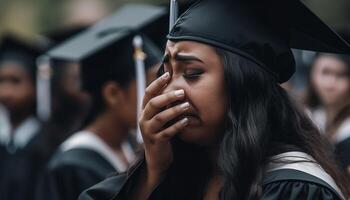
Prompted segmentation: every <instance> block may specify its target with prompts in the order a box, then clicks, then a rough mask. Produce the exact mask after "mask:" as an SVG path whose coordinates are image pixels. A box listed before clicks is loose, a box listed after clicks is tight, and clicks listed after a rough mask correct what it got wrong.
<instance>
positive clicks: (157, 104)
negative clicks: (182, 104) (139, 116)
mask: <svg viewBox="0 0 350 200" xmlns="http://www.w3.org/2000/svg"><path fill="white" fill-rule="evenodd" d="M184 97H185V91H184V90H176V91H171V92H168V93H166V94H162V95H159V96H156V97H154V98H153V99H151V100H150V101H149V102H148V103H147V105H146V106H145V109H144V118H145V119H146V120H149V119H151V118H152V117H154V116H155V115H156V114H157V113H159V112H161V110H162V109H163V108H164V107H166V106H168V105H170V104H172V103H174V102H176V101H179V100H182V99H184Z"/></svg>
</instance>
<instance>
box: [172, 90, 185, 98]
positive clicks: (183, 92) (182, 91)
mask: <svg viewBox="0 0 350 200" xmlns="http://www.w3.org/2000/svg"><path fill="white" fill-rule="evenodd" d="M174 94H175V96H177V97H183V96H184V95H185V91H184V90H176V91H175V92H174Z"/></svg>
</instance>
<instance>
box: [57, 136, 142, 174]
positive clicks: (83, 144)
mask: <svg viewBox="0 0 350 200" xmlns="http://www.w3.org/2000/svg"><path fill="white" fill-rule="evenodd" d="M76 148H85V149H90V150H93V151H95V152H97V153H99V154H100V155H101V156H102V157H103V158H105V159H106V160H107V161H108V162H109V163H110V164H111V165H112V166H113V167H114V168H115V170H117V171H118V172H124V171H126V170H127V168H128V165H129V164H130V163H132V162H134V160H135V158H136V156H135V152H134V151H133V149H132V147H131V145H130V143H129V142H127V141H125V142H123V143H122V151H123V153H124V155H125V157H126V159H127V161H128V163H127V164H126V163H124V162H123V161H122V159H121V158H119V157H118V156H117V155H116V154H115V153H114V152H113V150H112V149H111V148H110V147H109V146H108V145H107V144H106V143H105V142H104V141H103V140H102V139H101V138H99V137H98V136H97V135H96V134H94V133H93V132H90V131H80V132H77V133H75V134H74V135H72V136H71V137H70V138H68V139H67V140H66V141H65V142H64V143H63V144H62V145H61V147H60V150H61V151H62V152H64V151H68V150H71V149H76Z"/></svg>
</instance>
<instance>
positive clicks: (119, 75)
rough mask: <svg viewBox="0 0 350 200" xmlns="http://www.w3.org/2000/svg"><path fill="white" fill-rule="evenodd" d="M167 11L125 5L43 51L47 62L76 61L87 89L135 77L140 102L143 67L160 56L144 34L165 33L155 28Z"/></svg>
mask: <svg viewBox="0 0 350 200" xmlns="http://www.w3.org/2000/svg"><path fill="white" fill-rule="evenodd" d="M167 13H168V12H167V10H166V8H163V7H158V6H151V5H142V4H129V5H126V6H124V7H122V8H120V9H119V10H117V11H116V12H115V13H114V14H113V15H111V16H110V17H107V18H105V19H104V20H102V21H100V22H98V23H97V24H96V25H94V26H92V27H90V28H89V29H87V30H85V31H83V32H82V33H80V34H78V35H77V36H76V37H73V38H72V39H70V40H68V41H67V42H64V43H63V44H62V45H59V46H58V47H56V48H54V49H52V50H51V51H49V52H48V53H47V55H48V57H49V58H50V60H51V62H55V61H70V62H77V63H79V64H80V66H81V72H82V74H81V78H82V87H83V89H85V90H86V91H88V92H90V93H96V92H99V91H100V89H101V87H102V85H103V83H104V82H106V80H113V79H114V80H128V79H130V77H138V78H137V82H138V87H137V89H138V94H139V95H138V103H139V105H140V104H141V101H142V98H143V95H141V94H143V91H144V88H145V78H144V77H145V74H144V72H145V68H146V69H147V68H148V67H151V66H153V65H155V64H158V63H159V62H160V61H161V57H162V52H161V51H160V50H159V48H158V47H157V46H156V45H155V44H154V43H153V41H152V40H151V39H150V38H148V37H147V36H149V37H151V38H152V37H153V38H154V39H157V37H158V36H155V35H159V32H164V37H165V34H166V32H167V29H166V30H164V31H163V30H159V29H162V27H165V26H164V25H163V24H162V22H165V21H167V16H168V14H167ZM135 37H136V38H135ZM136 72H138V73H137V74H136ZM142 77H143V78H142ZM140 79H142V80H140ZM121 82H122V81H121Z"/></svg>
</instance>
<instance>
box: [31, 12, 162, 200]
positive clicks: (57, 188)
mask: <svg viewBox="0 0 350 200" xmlns="http://www.w3.org/2000/svg"><path fill="white" fill-rule="evenodd" d="M135 7H136V10H137V11H143V10H140V9H139V8H140V7H137V6H135ZM128 8H130V9H128ZM141 8H142V7H141ZM134 9H135V8H133V7H127V8H125V9H121V11H120V10H118V12H117V13H116V16H118V13H119V12H120V13H121V14H120V15H121V16H119V17H116V18H114V15H113V16H111V18H108V19H105V20H104V21H103V22H104V23H103V24H99V23H98V24H97V25H96V27H95V26H93V27H92V28H91V29H88V30H86V31H84V32H83V33H82V34H80V35H79V36H77V37H75V38H73V39H72V40H69V41H67V42H66V43H64V44H63V45H61V46H59V47H58V48H57V49H53V50H52V51H51V53H50V52H49V53H48V54H49V55H51V57H54V56H53V55H57V54H59V55H61V56H62V55H63V54H65V55H66V54H68V57H69V55H70V54H74V56H76V57H77V58H74V60H79V63H81V79H82V88H83V90H84V91H86V92H87V93H88V95H89V97H90V100H91V106H90V111H89V114H88V115H87V119H86V121H85V123H84V126H83V128H82V129H81V130H80V131H78V132H76V133H75V134H73V135H72V136H71V137H69V138H68V139H67V140H66V141H64V142H63V144H62V145H61V146H60V147H59V150H58V152H57V153H56V154H55V155H54V156H53V158H52V159H51V161H50V162H49V164H48V167H47V170H46V172H45V175H44V177H43V179H42V181H41V183H40V184H39V186H38V188H37V191H36V194H37V199H64V200H70V199H77V198H78V196H79V194H80V193H81V192H82V191H83V190H84V189H87V188H88V187H90V186H92V185H94V184H96V183H98V182H99V181H101V180H103V179H104V178H106V177H107V176H108V175H110V174H112V173H116V172H118V173H121V172H124V171H125V170H126V169H127V168H128V166H129V165H130V164H131V163H132V162H133V161H134V160H135V159H136V152H135V148H136V147H137V146H138V144H137V143H136V141H135V139H133V138H131V137H130V136H131V135H130V131H131V130H133V129H135V128H136V124H137V117H136V105H137V103H136V80H135V79H136V72H135V60H134V49H133V43H132V40H133V37H134V33H132V32H129V31H122V32H120V31H119V29H115V26H116V25H115V24H120V23H121V21H123V22H122V24H124V23H125V20H127V19H128V18H127V17H125V15H127V16H128V15H130V12H133V11H134ZM149 10H151V11H152V10H153V7H152V8H151V9H149V8H147V7H146V13H149V12H150V11H149ZM122 11H123V12H122ZM161 11H162V12H159V10H158V9H156V14H148V15H151V16H152V18H150V19H151V20H154V18H153V17H155V16H157V13H158V14H159V13H163V9H161ZM152 12H153V11H152ZM141 16H143V15H142V14H141ZM146 16H147V14H146ZM145 18H146V22H147V23H149V21H148V20H147V19H148V18H147V17H145ZM138 20H140V21H141V22H142V21H143V20H145V19H144V17H140V18H139V19H138ZM136 21H137V20H136ZM146 22H144V23H146ZM130 23H131V24H128V26H129V27H130V29H133V28H134V27H133V26H135V25H133V24H132V22H130ZM134 23H135V22H134ZM136 24H138V25H139V26H142V27H144V28H147V26H146V25H144V24H142V23H139V22H137V23H136ZM145 26H146V27H145ZM110 27H113V28H114V29H111V28H110ZM136 28H137V29H138V28H139V27H136ZM106 31H111V32H106ZM102 33H106V35H101V36H100V37H97V38H96V37H94V36H95V34H102ZM109 34H110V35H109ZM92 36H93V37H92ZM143 39H144V44H143V50H144V53H145V55H146V58H145V70H146V73H147V77H148V78H151V79H152V77H155V74H154V72H155V71H156V70H155V69H158V66H159V65H158V64H159V63H160V62H161V56H162V54H161V51H160V50H159V49H158V47H157V46H156V45H155V44H153V42H151V40H149V39H148V38H146V36H143ZM73 51H74V52H73ZM91 52H93V53H91ZM150 81H152V80H150Z"/></svg>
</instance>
